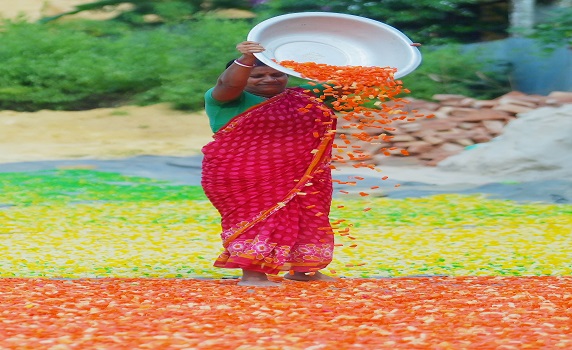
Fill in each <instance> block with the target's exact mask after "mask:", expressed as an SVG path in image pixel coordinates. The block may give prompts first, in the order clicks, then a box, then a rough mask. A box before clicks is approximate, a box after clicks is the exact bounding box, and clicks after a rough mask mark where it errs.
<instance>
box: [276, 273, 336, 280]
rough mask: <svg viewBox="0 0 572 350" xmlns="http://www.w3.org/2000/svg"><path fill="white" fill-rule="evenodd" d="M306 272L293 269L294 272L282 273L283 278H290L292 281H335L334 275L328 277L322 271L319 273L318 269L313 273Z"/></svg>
mask: <svg viewBox="0 0 572 350" xmlns="http://www.w3.org/2000/svg"><path fill="white" fill-rule="evenodd" d="M306 273H307V272H298V271H295V272H294V274H293V275H292V274H290V272H288V273H287V274H285V275H284V278H285V279H287V280H292V281H324V282H333V281H337V280H338V279H337V278H334V277H330V276H328V275H324V274H323V273H321V272H320V271H316V272H314V273H313V274H312V273H311V272H310V273H308V274H306Z"/></svg>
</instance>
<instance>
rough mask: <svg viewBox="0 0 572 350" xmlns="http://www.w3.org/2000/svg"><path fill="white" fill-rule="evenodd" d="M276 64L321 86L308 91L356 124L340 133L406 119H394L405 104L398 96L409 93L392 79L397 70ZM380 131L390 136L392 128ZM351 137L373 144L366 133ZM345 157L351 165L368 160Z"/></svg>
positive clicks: (343, 127)
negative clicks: (387, 102)
mask: <svg viewBox="0 0 572 350" xmlns="http://www.w3.org/2000/svg"><path fill="white" fill-rule="evenodd" d="M279 64H280V65H282V66H284V67H287V68H290V69H292V70H294V71H296V72H298V73H300V75H301V76H302V77H304V78H308V79H312V80H315V81H319V82H322V83H321V85H322V87H323V88H324V89H323V90H320V89H318V88H314V89H312V90H311V91H313V92H315V93H321V96H319V97H320V98H321V99H322V100H325V99H328V100H333V101H332V102H331V106H332V108H333V109H334V110H336V111H337V112H338V113H340V114H341V116H342V117H343V118H344V119H346V120H348V121H352V120H354V121H355V123H350V125H342V126H341V129H352V128H355V129H358V130H364V129H365V128H370V129H371V128H373V129H376V128H381V125H386V124H389V123H391V122H392V121H394V120H405V119H407V116H406V115H400V116H396V115H395V114H402V113H403V112H402V111H400V108H401V107H403V105H404V104H405V103H407V101H405V100H403V99H402V98H400V97H399V95H401V94H403V93H408V92H409V90H407V89H405V88H404V87H403V85H402V82H401V81H399V80H395V79H394V74H395V72H396V71H397V69H396V68H391V67H364V66H333V65H327V64H321V63H315V62H295V61H291V60H285V61H281V62H279ZM318 84H319V83H316V82H311V83H310V85H313V86H316V85H318ZM320 91H321V92H320ZM385 101H391V102H392V103H391V105H388V104H386V103H384V102H385ZM306 109H307V107H306ZM303 110H304V109H302V111H303ZM414 119H415V118H413V120H414ZM382 129H383V130H386V131H390V132H391V131H395V128H390V127H383V128H382ZM343 136H345V134H340V138H341V139H342V140H343V141H344V143H346V144H349V143H350V141H349V140H347V139H345V138H344V137H343ZM351 136H352V137H353V138H354V139H356V140H360V141H365V142H371V141H372V137H371V136H370V135H368V133H366V132H361V133H353V134H351ZM390 139H391V136H389V137H386V136H385V135H384V138H383V141H384V142H389V141H390ZM356 147H359V146H356ZM404 151H405V150H404ZM384 154H385V155H386V156H390V155H391V154H390V153H389V152H385V153H384ZM401 155H403V156H407V155H408V153H407V151H405V152H401ZM347 156H348V157H349V158H350V159H349V160H350V161H360V160H368V159H370V158H369V156H367V155H360V156H354V155H352V154H348V155H347ZM342 159H343V157H342V156H338V157H336V158H335V159H333V160H334V161H342Z"/></svg>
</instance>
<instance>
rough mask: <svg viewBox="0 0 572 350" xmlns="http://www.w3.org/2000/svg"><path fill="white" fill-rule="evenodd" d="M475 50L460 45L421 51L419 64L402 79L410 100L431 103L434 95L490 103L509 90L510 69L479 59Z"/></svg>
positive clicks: (478, 54)
mask: <svg viewBox="0 0 572 350" xmlns="http://www.w3.org/2000/svg"><path fill="white" fill-rule="evenodd" d="M483 57H486V55H483V54H480V53H479V51H478V49H477V50H466V49H463V47H462V46H460V45H446V46H443V47H439V48H436V49H424V50H423V62H422V64H421V66H420V67H419V68H418V69H417V70H415V71H414V72H413V73H411V74H409V75H407V76H405V77H404V78H403V79H401V80H402V81H403V85H404V86H405V87H407V88H408V89H409V90H411V94H410V97H414V98H418V99H423V100H431V99H432V97H433V96H434V95H435V94H460V95H465V96H468V97H473V98H477V99H490V98H495V97H498V96H500V95H503V94H505V93H507V92H509V91H510V90H511V86H510V81H509V79H508V77H509V74H508V73H509V70H510V65H508V64H506V63H504V62H500V61H493V60H487V59H483Z"/></svg>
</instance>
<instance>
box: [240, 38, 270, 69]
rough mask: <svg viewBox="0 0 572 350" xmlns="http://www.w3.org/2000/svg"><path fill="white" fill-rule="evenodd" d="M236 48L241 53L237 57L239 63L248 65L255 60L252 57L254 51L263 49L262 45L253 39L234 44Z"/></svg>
mask: <svg viewBox="0 0 572 350" xmlns="http://www.w3.org/2000/svg"><path fill="white" fill-rule="evenodd" d="M236 49H237V50H238V52H240V53H241V54H242V57H240V58H239V59H238V60H239V61H240V63H244V64H248V65H252V64H254V63H255V62H256V57H254V54H255V53H258V52H262V51H264V50H265V48H264V47H262V45H260V44H259V43H257V42H254V41H243V42H241V43H240V44H238V45H236Z"/></svg>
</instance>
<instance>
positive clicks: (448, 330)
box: [0, 170, 572, 350]
mask: <svg viewBox="0 0 572 350" xmlns="http://www.w3.org/2000/svg"><path fill="white" fill-rule="evenodd" d="M372 197H373V196H364V197H363V198H360V199H349V198H348V199H344V197H343V196H339V197H338V198H339V199H336V200H335V201H334V203H333V206H332V215H331V219H332V222H334V223H335V226H336V227H337V233H336V235H337V237H336V243H337V244H338V245H339V246H338V247H336V248H337V249H336V252H335V256H334V261H333V263H332V264H331V265H330V266H329V267H328V269H326V270H325V271H324V272H325V273H327V274H330V275H332V276H336V277H338V278H339V279H338V280H337V281H336V282H333V283H324V282H309V283H308V282H291V281H284V280H282V278H281V277H277V278H276V280H277V281H280V282H282V283H281V285H280V286H279V287H270V288H253V287H240V286H237V285H236V283H237V282H238V280H237V279H236V277H238V276H239V273H238V272H237V271H235V270H224V269H217V268H214V267H212V263H213V261H214V259H215V258H216V256H217V255H218V254H219V253H220V251H221V245H220V239H219V236H218V233H219V218H218V215H217V212H216V210H215V209H214V208H213V207H212V206H211V205H210V203H209V202H208V200H207V199H206V198H205V196H204V194H203V192H202V190H201V188H200V187H194V186H181V185H175V184H172V183H169V182H161V181H155V180H150V179H146V178H137V177H127V176H122V175H118V174H113V173H103V172H97V171H91V170H53V171H41V172H31V173H30V172H29V173H4V174H0V257H1V258H0V278H1V279H0V349H53V350H57V349H91V348H93V349H139V348H140V349H222V348H225V349H308V350H310V349H386V348H387V349H429V348H430V349H526V348H529V349H558V348H562V349H568V348H572V335H570V334H571V333H572V329H571V327H572V277H570V276H572V206H571V205H554V204H544V203H516V202H511V201H505V200H491V199H487V198H486V197H484V196H460V195H438V196H432V197H426V198H408V199H387V198H372ZM343 220H345V221H343Z"/></svg>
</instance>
